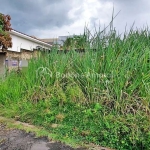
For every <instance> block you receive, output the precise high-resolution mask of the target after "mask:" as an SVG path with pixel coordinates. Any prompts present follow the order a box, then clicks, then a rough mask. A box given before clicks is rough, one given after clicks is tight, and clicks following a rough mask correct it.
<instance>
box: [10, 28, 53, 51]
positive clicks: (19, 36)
mask: <svg viewBox="0 0 150 150" xmlns="http://www.w3.org/2000/svg"><path fill="white" fill-rule="evenodd" d="M10 35H11V37H12V44H13V45H12V48H9V49H8V50H9V51H15V52H21V49H24V50H28V51H33V50H35V49H39V48H42V49H47V50H50V48H51V46H52V45H50V44H48V43H46V42H43V41H41V40H39V39H36V38H34V37H31V36H29V35H26V34H24V33H21V32H18V31H16V30H11V31H10Z"/></svg>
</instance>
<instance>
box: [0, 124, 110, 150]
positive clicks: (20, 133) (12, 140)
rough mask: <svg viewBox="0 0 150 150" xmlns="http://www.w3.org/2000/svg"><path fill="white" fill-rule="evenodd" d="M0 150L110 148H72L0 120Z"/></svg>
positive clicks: (101, 149)
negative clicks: (7, 124)
mask: <svg viewBox="0 0 150 150" xmlns="http://www.w3.org/2000/svg"><path fill="white" fill-rule="evenodd" d="M0 150H110V149H107V148H104V147H97V148H93V147H91V148H88V149H85V148H77V149H74V148H72V147H70V146H67V145H65V144H63V143H60V142H54V141H49V140H48V138H47V137H42V138H37V137H36V136H35V134H34V133H32V132H29V133H27V132H26V131H24V130H19V129H9V128H7V127H6V125H5V124H3V123H1V122H0Z"/></svg>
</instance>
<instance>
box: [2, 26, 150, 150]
mask: <svg viewBox="0 0 150 150" xmlns="http://www.w3.org/2000/svg"><path fill="white" fill-rule="evenodd" d="M83 36H86V38H84V39H86V40H84V42H85V41H86V44H85V47H84V50H85V51H84V52H83V53H77V52H75V51H74V50H70V51H69V52H68V53H66V54H64V53H61V54H57V52H56V51H54V50H53V51H52V52H51V53H50V54H43V55H41V56H40V57H39V58H38V59H32V60H31V61H30V62H29V67H28V69H27V70H26V71H24V72H22V73H21V74H16V73H15V72H12V73H11V74H10V75H8V76H7V77H6V79H5V80H4V81H1V82H0V84H1V85H0V107H1V109H0V115H3V116H7V117H13V118H15V117H16V116H17V119H18V120H20V121H24V122H29V123H32V124H34V125H38V126H42V127H44V128H45V129H46V130H49V131H51V132H52V133H54V134H57V135H58V139H67V138H70V139H76V140H78V141H83V142H85V143H95V144H99V145H102V146H108V147H112V148H115V149H121V150H123V149H132V150H133V149H135V150H136V149H149V145H150V129H149V126H150V117H149V115H150V42H149V41H150V32H149V30H148V29H147V28H146V29H141V30H138V29H137V30H130V31H129V32H128V33H124V35H122V36H120V35H118V34H117V33H116V31H115V30H111V31H110V32H107V33H106V32H105V30H103V31H96V32H95V34H94V35H92V36H91V33H90V31H89V30H88V29H87V28H86V30H85V33H84V35H83ZM81 45H82V44H81ZM54 125H55V127H54Z"/></svg>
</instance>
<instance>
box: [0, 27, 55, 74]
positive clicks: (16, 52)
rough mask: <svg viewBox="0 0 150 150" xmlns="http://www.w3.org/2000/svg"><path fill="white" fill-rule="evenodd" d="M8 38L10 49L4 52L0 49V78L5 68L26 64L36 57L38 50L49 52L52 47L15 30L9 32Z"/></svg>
mask: <svg viewBox="0 0 150 150" xmlns="http://www.w3.org/2000/svg"><path fill="white" fill-rule="evenodd" d="M10 36H11V38H12V48H8V50H6V51H2V50H1V48H0V76H1V74H3V73H4V72H5V67H6V66H12V67H15V66H18V65H19V64H21V62H25V60H26V62H25V63H24V64H27V60H28V59H30V58H32V57H34V56H36V54H37V52H38V51H39V50H40V51H43V50H44V51H49V50H50V49H51V47H52V45H51V44H48V43H46V42H44V41H41V40H39V39H37V38H35V37H31V36H29V35H27V34H24V33H21V32H18V31H16V30H11V31H10Z"/></svg>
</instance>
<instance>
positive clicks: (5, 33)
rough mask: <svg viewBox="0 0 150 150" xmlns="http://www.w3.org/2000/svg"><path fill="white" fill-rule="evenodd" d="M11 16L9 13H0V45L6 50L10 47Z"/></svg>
mask: <svg viewBox="0 0 150 150" xmlns="http://www.w3.org/2000/svg"><path fill="white" fill-rule="evenodd" d="M10 20H11V17H10V16H9V15H3V14H0V47H2V50H6V49H8V48H9V47H12V41H11V36H10V33H9V31H11V24H10Z"/></svg>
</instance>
